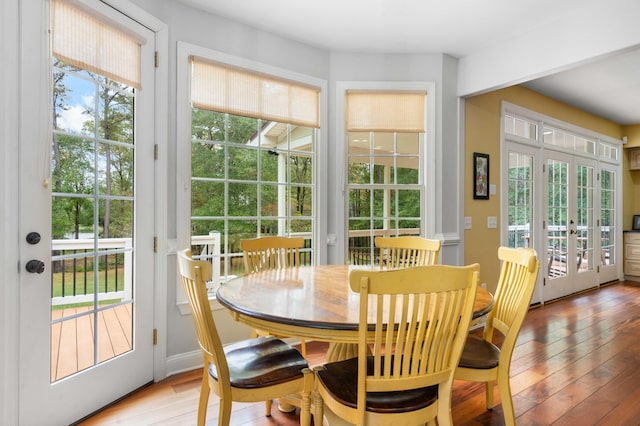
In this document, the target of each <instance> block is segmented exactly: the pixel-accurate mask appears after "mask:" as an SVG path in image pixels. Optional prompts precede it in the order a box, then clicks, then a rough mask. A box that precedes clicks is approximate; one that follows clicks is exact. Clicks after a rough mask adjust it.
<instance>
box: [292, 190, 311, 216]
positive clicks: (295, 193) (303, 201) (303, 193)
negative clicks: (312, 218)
mask: <svg viewBox="0 0 640 426" xmlns="http://www.w3.org/2000/svg"><path fill="white" fill-rule="evenodd" d="M290 191H291V194H290V196H289V199H290V200H291V212H290V216H294V217H295V216H309V215H311V213H312V211H313V205H312V203H313V188H312V187H310V186H292V187H291V188H290Z"/></svg>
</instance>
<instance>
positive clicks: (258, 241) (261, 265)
mask: <svg viewBox="0 0 640 426" xmlns="http://www.w3.org/2000/svg"><path fill="white" fill-rule="evenodd" d="M302 247H304V238H290V237H260V238H253V239H250V240H241V241H240V248H241V249H242V257H243V259H244V270H245V272H246V273H247V274H250V273H253V272H259V271H263V270H265V269H279V268H291V267H294V266H300V249H301V248H302Z"/></svg>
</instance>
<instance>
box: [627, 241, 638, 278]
mask: <svg viewBox="0 0 640 426" xmlns="http://www.w3.org/2000/svg"><path fill="white" fill-rule="evenodd" d="M624 275H625V277H628V279H632V280H634V281H640V232H628V231H627V232H625V233H624Z"/></svg>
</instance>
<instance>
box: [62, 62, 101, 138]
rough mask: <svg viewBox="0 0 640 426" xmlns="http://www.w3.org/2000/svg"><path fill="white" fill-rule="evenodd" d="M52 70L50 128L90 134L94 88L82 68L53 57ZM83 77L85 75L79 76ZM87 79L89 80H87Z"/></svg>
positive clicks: (93, 107)
mask: <svg viewBox="0 0 640 426" xmlns="http://www.w3.org/2000/svg"><path fill="white" fill-rule="evenodd" d="M54 62H55V65H58V66H62V67H63V68H62V69H60V68H54V71H53V84H54V88H53V106H54V109H55V113H54V115H53V129H54V130H60V131H65V132H69V133H77V134H87V135H92V134H93V129H94V128H95V124H94V123H95V120H94V115H93V113H92V111H94V110H95V96H96V87H95V84H94V83H93V82H92V81H91V76H90V75H89V73H87V72H86V71H78V70H75V71H74V72H72V71H73V70H74V68H72V67H69V66H65V65H64V64H62V63H61V62H60V61H57V60H55V61H54ZM81 76H82V77H85V78H81ZM87 78H89V80H87Z"/></svg>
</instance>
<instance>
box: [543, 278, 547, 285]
mask: <svg viewBox="0 0 640 426" xmlns="http://www.w3.org/2000/svg"><path fill="white" fill-rule="evenodd" d="M545 285H547V279H546V278H543V279H542V286H543V287H544V286H545Z"/></svg>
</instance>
